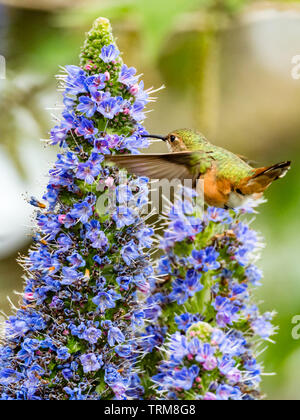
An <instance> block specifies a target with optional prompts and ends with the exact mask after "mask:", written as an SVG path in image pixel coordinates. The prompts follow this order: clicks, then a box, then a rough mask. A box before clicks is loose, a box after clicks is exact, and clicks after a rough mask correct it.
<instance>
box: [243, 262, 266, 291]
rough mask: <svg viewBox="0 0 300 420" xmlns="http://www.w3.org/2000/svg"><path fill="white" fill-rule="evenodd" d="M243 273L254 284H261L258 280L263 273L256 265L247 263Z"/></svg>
mask: <svg viewBox="0 0 300 420" xmlns="http://www.w3.org/2000/svg"><path fill="white" fill-rule="evenodd" d="M245 275H246V276H247V277H248V280H249V281H250V282H251V283H252V284H253V285H254V286H261V283H260V280H261V279H262V277H263V273H262V271H261V270H259V269H258V267H256V266H255V265H253V264H252V265H249V267H247V268H246V271H245Z"/></svg>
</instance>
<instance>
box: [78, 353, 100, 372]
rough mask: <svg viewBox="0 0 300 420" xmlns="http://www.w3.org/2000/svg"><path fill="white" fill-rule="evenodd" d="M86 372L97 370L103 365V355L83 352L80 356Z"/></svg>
mask: <svg viewBox="0 0 300 420" xmlns="http://www.w3.org/2000/svg"><path fill="white" fill-rule="evenodd" d="M80 361H81V364H82V366H83V371H84V373H90V372H96V371H97V370H99V369H100V368H101V366H102V365H103V362H102V357H101V355H98V356H96V355H95V354H94V353H89V354H83V355H82V356H81V357H80Z"/></svg>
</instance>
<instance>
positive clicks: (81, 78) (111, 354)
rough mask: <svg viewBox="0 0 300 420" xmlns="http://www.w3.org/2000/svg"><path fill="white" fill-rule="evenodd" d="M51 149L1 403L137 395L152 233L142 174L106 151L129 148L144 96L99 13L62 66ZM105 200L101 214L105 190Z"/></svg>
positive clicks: (134, 142) (9, 331) (11, 329)
mask: <svg viewBox="0 0 300 420" xmlns="http://www.w3.org/2000/svg"><path fill="white" fill-rule="evenodd" d="M87 56H88V58H85V57H87ZM60 83H61V86H62V87H63V89H64V94H63V96H64V97H63V102H64V110H63V113H62V121H61V123H60V124H59V125H57V126H56V127H55V128H54V129H53V130H52V131H51V133H50V144H52V145H59V146H60V147H61V148H62V151H61V152H60V153H59V154H58V156H57V161H56V163H55V166H54V168H53V169H52V170H51V171H50V180H49V184H48V187H47V192H46V194H45V196H44V197H43V200H44V202H40V201H38V200H37V199H35V198H32V199H31V200H30V203H31V204H32V205H33V206H35V207H36V208H37V209H38V210H37V218H36V220H37V230H36V233H35V235H34V238H33V240H34V245H33V246H32V248H31V249H30V251H29V254H28V256H26V257H24V258H22V259H21V263H22V265H23V267H24V269H25V272H26V278H25V281H26V284H25V290H24V294H23V299H22V302H21V305H20V309H18V310H16V311H15V313H14V315H13V316H11V317H10V318H9V319H8V320H7V321H6V327H5V337H4V343H3V346H2V347H1V348H0V398H1V399H21V400H22V399H23V400H32V399H33V400H35V399H43V400H47V399H50V400H52V399H71V400H79V399H111V398H117V399H124V398H137V399H138V398H140V396H141V395H142V394H143V387H142V386H141V385H140V379H139V377H138V375H137V369H136V367H135V365H136V363H135V362H136V358H137V357H136V355H137V354H138V353H137V343H138V340H136V339H135V335H136V331H137V330H141V329H142V327H143V325H144V322H145V319H146V315H147V314H146V312H145V311H146V309H147V308H146V307H145V308H144V306H143V300H144V299H143V296H147V294H148V293H149V289H150V287H149V286H148V281H149V279H151V276H152V272H153V269H152V267H151V264H150V259H149V255H148V253H147V252H146V253H145V249H147V248H149V247H151V245H152V235H153V231H152V229H150V228H149V227H147V226H146V225H145V223H144V221H143V219H142V218H141V217H140V213H141V211H140V210H141V208H142V207H143V206H144V204H145V202H147V198H148V185H147V184H148V180H146V179H143V178H140V179H135V178H127V176H126V177H125V182H124V178H123V179H122V184H120V185H119V178H120V173H119V171H118V170H117V169H115V168H113V167H111V166H107V165H106V164H105V162H104V158H105V155H107V154H111V153H122V152H127V153H138V150H139V148H141V147H146V146H147V145H148V142H147V141H146V140H145V139H144V138H142V137H141V135H140V134H141V133H146V132H145V131H144V129H143V128H142V126H141V125H140V122H141V121H142V120H143V119H144V113H143V110H144V107H145V105H146V104H147V102H148V100H150V98H149V93H150V92H146V91H144V89H143V83H142V82H139V78H138V76H137V75H136V70H135V69H134V68H128V67H127V66H126V65H125V64H123V63H122V60H121V58H120V53H119V51H118V49H117V47H116V45H115V43H114V40H113V37H112V35H111V29H110V26H109V24H108V22H107V21H106V20H105V19H98V20H97V21H96V23H95V25H94V27H93V29H92V30H91V32H90V33H89V34H88V37H87V41H86V43H85V46H84V49H83V52H82V63H81V66H80V67H77V66H67V67H66V74H65V75H63V76H61V77H60ZM111 195H112V196H113V197H115V201H114V202H112V203H110V206H109V207H107V208H106V207H104V210H103V209H102V207H101V206H100V204H99V203H104V202H105V200H106V199H109V198H110V196H111Z"/></svg>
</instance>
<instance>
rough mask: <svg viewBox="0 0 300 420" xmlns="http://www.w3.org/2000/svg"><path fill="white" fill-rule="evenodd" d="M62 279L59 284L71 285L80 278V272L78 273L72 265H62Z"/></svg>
mask: <svg viewBox="0 0 300 420" xmlns="http://www.w3.org/2000/svg"><path fill="white" fill-rule="evenodd" d="M62 275H63V278H62V281H61V284H63V285H66V286H67V285H68V286H69V285H71V284H73V283H75V282H77V281H79V280H80V279H81V278H82V274H81V273H78V271H76V270H75V269H74V268H73V267H63V269H62Z"/></svg>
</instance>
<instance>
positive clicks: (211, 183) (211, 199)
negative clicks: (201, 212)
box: [198, 167, 232, 207]
mask: <svg viewBox="0 0 300 420" xmlns="http://www.w3.org/2000/svg"><path fill="white" fill-rule="evenodd" d="M201 179H202V180H203V181H204V199H205V201H206V203H207V204H209V205H210V206H215V207H224V206H226V204H227V203H228V201H229V197H230V193H231V192H232V185H231V182H230V180H228V179H225V178H218V177H217V170H216V167H212V169H209V170H208V171H207V172H206V173H205V175H203V176H202V177H201ZM198 192H199V191H198Z"/></svg>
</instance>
